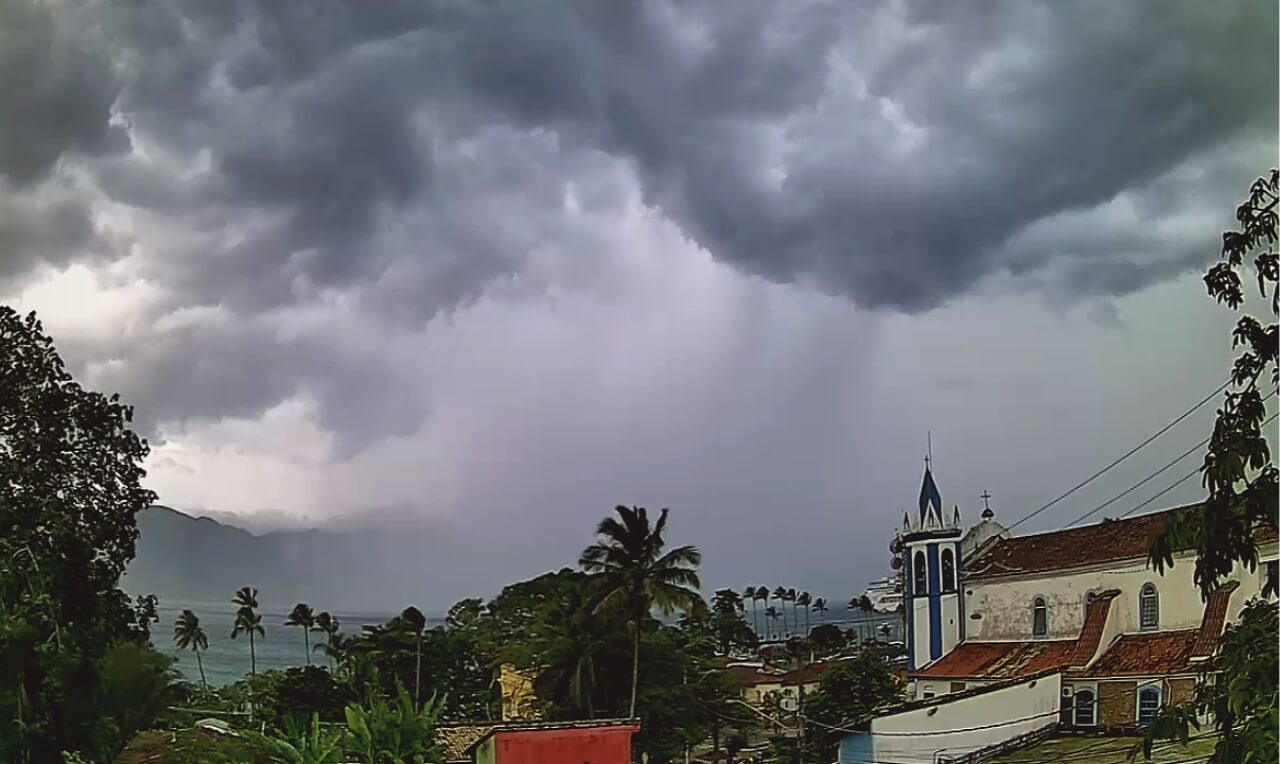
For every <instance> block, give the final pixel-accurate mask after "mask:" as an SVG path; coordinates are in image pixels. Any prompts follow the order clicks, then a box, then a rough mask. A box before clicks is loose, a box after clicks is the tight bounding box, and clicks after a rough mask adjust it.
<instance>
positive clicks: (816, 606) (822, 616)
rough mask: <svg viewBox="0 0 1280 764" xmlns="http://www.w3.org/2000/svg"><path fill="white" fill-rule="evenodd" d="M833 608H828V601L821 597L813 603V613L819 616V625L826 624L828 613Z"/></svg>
mask: <svg viewBox="0 0 1280 764" xmlns="http://www.w3.org/2000/svg"><path fill="white" fill-rule="evenodd" d="M830 609H831V608H829V607H827V601H826V600H824V599H823V598H821V597H819V598H817V599H816V600H814V601H813V612H815V613H817V614H818V623H825V622H826V620H827V611H828V610H830Z"/></svg>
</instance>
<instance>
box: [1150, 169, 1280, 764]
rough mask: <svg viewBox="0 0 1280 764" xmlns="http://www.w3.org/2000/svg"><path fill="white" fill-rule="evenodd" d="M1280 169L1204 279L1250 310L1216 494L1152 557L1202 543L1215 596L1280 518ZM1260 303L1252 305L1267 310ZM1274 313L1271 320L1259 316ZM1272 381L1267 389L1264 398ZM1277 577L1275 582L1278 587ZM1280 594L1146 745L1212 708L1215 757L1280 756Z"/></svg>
mask: <svg viewBox="0 0 1280 764" xmlns="http://www.w3.org/2000/svg"><path fill="white" fill-rule="evenodd" d="M1278 203H1280V171H1277V170H1272V171H1271V173H1270V174H1269V175H1268V176H1267V177H1265V178H1259V179H1258V180H1257V181H1256V182H1255V183H1254V184H1253V186H1252V188H1251V189H1250V193H1249V198H1248V199H1247V200H1246V201H1245V202H1244V203H1243V204H1241V205H1240V207H1239V208H1238V209H1237V210H1236V220H1237V222H1238V223H1239V228H1238V229H1237V230H1231V231H1227V232H1226V233H1224V234H1223V235H1222V259H1221V260H1220V261H1219V262H1218V263H1217V264H1215V265H1214V266H1213V267H1212V268H1210V269H1209V272H1208V273H1207V274H1206V275H1205V278H1204V281H1205V285H1206V287H1207V288H1208V291H1209V295H1210V296H1211V297H1213V298H1214V299H1215V300H1217V301H1218V302H1220V303H1223V304H1225V305H1226V306H1227V307H1229V308H1230V309H1231V310H1233V311H1237V312H1240V313H1242V315H1241V316H1240V318H1239V320H1238V321H1237V323H1236V329H1235V331H1234V333H1233V335H1232V345H1233V347H1235V348H1238V349H1239V350H1240V354H1239V355H1238V356H1237V357H1236V360H1235V364H1234V365H1233V367H1232V369H1231V386H1230V387H1229V388H1228V390H1227V392H1226V393H1225V394H1224V397H1223V403H1222V406H1221V408H1219V409H1218V416H1217V419H1216V420H1215V421H1214V426H1213V432H1212V434H1211V436H1210V438H1209V447H1208V450H1207V451H1206V453H1205V457H1204V463H1203V465H1202V466H1201V468H1200V473H1201V476H1202V479H1203V483H1204V487H1205V489H1206V490H1207V491H1208V492H1209V497H1208V498H1207V499H1206V500H1205V501H1204V502H1203V503H1202V504H1200V505H1199V506H1197V507H1196V508H1194V509H1191V510H1189V511H1187V512H1184V513H1180V514H1178V515H1176V516H1175V517H1174V518H1173V519H1172V520H1171V522H1170V523H1169V526H1168V528H1167V529H1166V530H1165V532H1163V533H1161V534H1159V535H1157V536H1156V537H1155V538H1154V539H1153V541H1152V545H1151V563H1152V565H1153V566H1154V567H1155V568H1156V569H1157V570H1159V571H1163V570H1164V569H1165V568H1166V567H1171V566H1172V565H1173V564H1174V561H1173V552H1174V550H1179V549H1194V550H1196V561H1195V581H1196V584H1197V585H1198V586H1199V587H1200V590H1201V593H1202V595H1203V596H1204V597H1205V598H1206V599H1207V598H1208V597H1209V595H1210V594H1211V593H1212V592H1213V590H1215V589H1216V588H1217V587H1218V586H1219V584H1220V583H1221V582H1222V580H1223V579H1224V578H1225V577H1226V576H1227V575H1229V574H1230V573H1231V571H1232V570H1233V569H1234V568H1235V567H1236V566H1237V565H1244V566H1245V567H1246V568H1247V569H1249V570H1250V571H1253V570H1256V568H1257V565H1258V550H1257V546H1256V544H1255V543H1254V533H1255V531H1256V530H1257V529H1258V528H1260V527H1267V528H1270V529H1271V530H1273V531H1274V530H1275V529H1276V528H1277V525H1280V471H1277V469H1276V466H1275V461H1274V459H1273V458H1272V454H1271V449H1270V447H1269V446H1268V444H1267V439H1266V436H1265V433H1264V430H1263V428H1264V427H1265V426H1266V425H1267V424H1268V423H1269V422H1271V421H1272V420H1273V419H1274V416H1272V417H1271V418H1268V417H1267V412H1266V407H1265V405H1264V402H1265V400H1266V398H1267V397H1270V396H1271V395H1273V394H1274V393H1275V391H1276V387H1277V384H1280V366H1278V365H1277V353H1280V343H1278V340H1277V338H1278V337H1280V329H1278V327H1277V323H1276V318H1277V316H1278V315H1280V253H1278V252H1277V251H1276V244H1277V238H1278V237H1277V219H1278V216H1277V212H1276V206H1277V204H1278ZM1242 276H1243V277H1245V278H1250V279H1256V283H1257V287H1258V292H1259V294H1260V296H1261V298H1262V301H1263V308H1262V310H1245V309H1244V308H1245V291H1246V288H1245V286H1244V281H1243V279H1242ZM1256 307H1257V306H1254V305H1252V304H1250V308H1251V309H1252V308H1256ZM1268 311H1269V312H1270V320H1269V321H1267V322H1266V323H1264V322H1263V320H1260V319H1259V316H1265V315H1266V314H1267V312H1268ZM1264 388H1266V390H1267V392H1266V394H1265V396H1264ZM1274 587H1275V581H1273V580H1268V582H1267V584H1266V588H1267V589H1270V590H1271V591H1270V592H1264V594H1266V593H1271V594H1274V593H1275V591H1274ZM1278 623H1280V619H1278V618H1277V605H1276V602H1275V601H1267V600H1261V599H1258V600H1254V601H1252V602H1250V603H1249V604H1248V605H1247V606H1246V607H1245V609H1244V611H1243V612H1242V613H1241V618H1240V622H1239V623H1238V624H1233V625H1230V626H1228V627H1227V630H1226V633H1225V635H1224V637H1223V643H1222V647H1221V649H1220V650H1219V653H1218V655H1216V656H1215V657H1214V658H1213V659H1212V660H1211V661H1210V662H1209V664H1210V665H1208V666H1206V668H1205V672H1204V676H1203V678H1202V680H1201V681H1200V682H1199V683H1198V685H1197V686H1196V691H1195V693H1194V697H1193V699H1192V701H1191V702H1190V703H1188V704H1186V705H1185V706H1173V707H1170V708H1167V709H1165V711H1164V712H1163V713H1162V714H1161V715H1160V716H1159V717H1158V718H1157V719H1156V721H1155V723H1153V724H1152V725H1151V729H1150V733H1149V735H1148V737H1147V740H1146V741H1145V742H1144V744H1143V746H1142V749H1143V754H1144V755H1145V756H1147V757H1150V755H1151V750H1152V745H1153V741H1154V740H1156V739H1160V738H1173V739H1176V740H1180V741H1182V742H1183V743H1186V742H1187V741H1188V740H1189V739H1190V738H1191V737H1192V736H1193V733H1194V731H1195V730H1196V729H1199V727H1200V726H1201V721H1200V720H1201V719H1204V718H1212V719H1213V722H1212V724H1213V725H1214V732H1215V733H1216V734H1217V736H1218V742H1217V744H1216V745H1215V747H1214V751H1213V755H1212V756H1211V757H1210V758H1209V761H1210V762H1211V764H1229V763H1230V764H1241V763H1243V764H1257V763H1260V762H1268V763H1269V762H1274V761H1276V760H1277V759H1278V758H1280V745H1278V744H1277V734H1278V733H1277V730H1278V729H1280V685H1278V682H1280V655H1278V652H1280V643H1278V642H1277V639H1276V632H1277V629H1278V628H1280V626H1278Z"/></svg>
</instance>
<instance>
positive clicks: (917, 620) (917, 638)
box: [908, 597, 931, 666]
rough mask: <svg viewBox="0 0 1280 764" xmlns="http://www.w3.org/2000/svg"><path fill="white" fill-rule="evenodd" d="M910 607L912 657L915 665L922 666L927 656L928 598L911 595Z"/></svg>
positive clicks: (927, 659) (928, 659) (927, 660)
mask: <svg viewBox="0 0 1280 764" xmlns="http://www.w3.org/2000/svg"><path fill="white" fill-rule="evenodd" d="M908 607H910V608H911V641H912V658H913V659H914V660H915V665H916V666H924V665H926V664H927V663H929V661H930V660H931V659H930V657H929V598H928V597H912V598H911V600H910V603H909V605H908Z"/></svg>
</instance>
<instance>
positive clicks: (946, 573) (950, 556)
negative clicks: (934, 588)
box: [942, 549, 956, 592]
mask: <svg viewBox="0 0 1280 764" xmlns="http://www.w3.org/2000/svg"><path fill="white" fill-rule="evenodd" d="M955 590H956V556H955V553H954V552H952V551H951V550H950V549H943V550H942V591H944V592H954V591H955Z"/></svg>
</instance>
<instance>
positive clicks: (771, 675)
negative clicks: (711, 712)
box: [725, 661, 833, 687]
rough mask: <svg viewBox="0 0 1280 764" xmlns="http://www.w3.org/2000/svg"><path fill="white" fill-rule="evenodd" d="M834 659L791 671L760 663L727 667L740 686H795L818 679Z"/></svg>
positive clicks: (733, 680) (731, 676)
mask: <svg viewBox="0 0 1280 764" xmlns="http://www.w3.org/2000/svg"><path fill="white" fill-rule="evenodd" d="M832 663H833V661H823V662H818V663H811V664H809V665H807V666H802V667H800V668H797V669H791V670H789V671H786V670H783V669H779V668H775V667H773V666H765V665H760V664H750V663H748V664H730V665H729V666H727V667H725V671H726V672H728V675H729V679H730V680H731V681H732V682H734V683H735V684H737V685H738V686H739V687H755V686H757V685H762V684H779V685H784V686H794V685H800V684H811V683H813V682H816V681H818V680H819V679H820V678H821V677H822V675H823V673H825V672H826V670H827V669H829V668H831V665H832Z"/></svg>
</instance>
